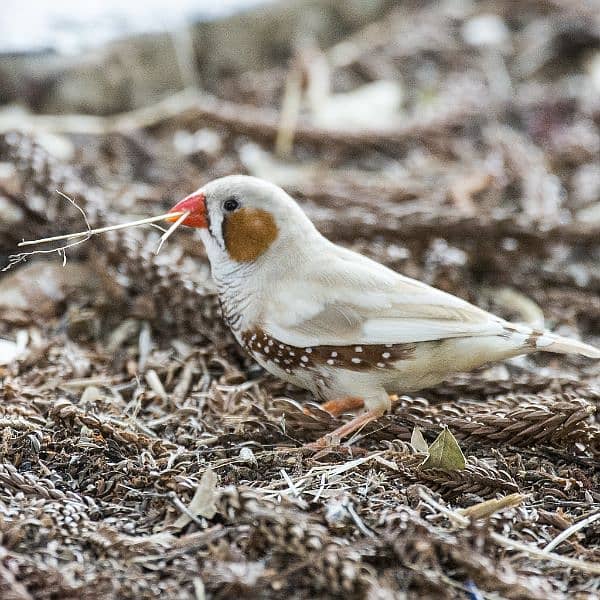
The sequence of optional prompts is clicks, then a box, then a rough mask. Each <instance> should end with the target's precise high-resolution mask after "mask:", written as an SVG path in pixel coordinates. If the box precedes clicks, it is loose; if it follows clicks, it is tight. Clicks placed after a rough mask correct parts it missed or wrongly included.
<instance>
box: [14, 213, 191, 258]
mask: <svg viewBox="0 0 600 600" xmlns="http://www.w3.org/2000/svg"><path fill="white" fill-rule="evenodd" d="M184 214H186V213H185V212H171V213H165V214H163V215H158V216H156V217H148V218H147V219H139V220H138V221H130V222H129V223H121V224H120V225H109V226H107V227H99V228H98V229H89V230H88V231H79V232H78V233H67V234H65V235H55V236H53V237H48V238H42V239H39V240H27V241H22V242H19V243H18V244H17V246H32V245H33V244H45V243H46V242H56V241H58V240H67V239H71V238H75V237H84V236H92V235H98V234H99V233H106V232H107V231H115V230H117V229H125V228H126V227H137V226H138V225H145V224H146V223H154V222H156V221H162V220H164V219H166V218H167V217H181V216H182V215H184ZM65 247H68V246H65ZM38 252H39V251H38ZM45 252H56V249H54V250H46V251H45Z"/></svg>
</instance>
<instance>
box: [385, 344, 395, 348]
mask: <svg viewBox="0 0 600 600" xmlns="http://www.w3.org/2000/svg"><path fill="white" fill-rule="evenodd" d="M393 345H394V344H386V345H385V347H386V348H391V347H392V346H393Z"/></svg>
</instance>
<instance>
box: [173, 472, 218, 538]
mask: <svg viewBox="0 0 600 600" xmlns="http://www.w3.org/2000/svg"><path fill="white" fill-rule="evenodd" d="M216 490H217V474H216V473H215V472H214V471H213V470H212V469H210V468H208V469H206V471H204V473H203V474H202V478H201V479H200V483H199V484H198V487H197V489H196V493H195V494H194V497H193V498H192V501H191V502H190V504H189V506H188V509H189V511H190V512H191V513H192V514H193V515H200V516H201V517H205V518H207V519H212V518H213V517H214V516H215V513H216V512H217V506H216V504H215V496H216ZM191 520H192V519H190V517H189V516H188V515H186V514H183V515H181V516H180V517H179V518H178V519H177V520H176V521H175V523H173V525H174V527H177V528H178V529H181V528H182V527H185V526H186V525H187V524H188V523H189V522H190V521H191Z"/></svg>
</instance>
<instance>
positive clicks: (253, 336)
mask: <svg viewBox="0 0 600 600" xmlns="http://www.w3.org/2000/svg"><path fill="white" fill-rule="evenodd" d="M250 339H251V340H252V341H254V340H255V339H256V334H255V333H253V334H252V337H251V338H250Z"/></svg>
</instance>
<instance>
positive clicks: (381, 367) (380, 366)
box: [377, 363, 385, 369]
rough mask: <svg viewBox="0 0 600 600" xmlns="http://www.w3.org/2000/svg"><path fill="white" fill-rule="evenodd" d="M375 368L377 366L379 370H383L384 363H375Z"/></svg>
mask: <svg viewBox="0 0 600 600" xmlns="http://www.w3.org/2000/svg"><path fill="white" fill-rule="evenodd" d="M377 366H378V367H379V368H380V369H383V367H385V364H384V363H377Z"/></svg>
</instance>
